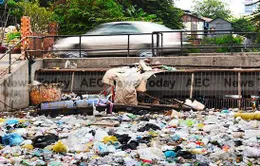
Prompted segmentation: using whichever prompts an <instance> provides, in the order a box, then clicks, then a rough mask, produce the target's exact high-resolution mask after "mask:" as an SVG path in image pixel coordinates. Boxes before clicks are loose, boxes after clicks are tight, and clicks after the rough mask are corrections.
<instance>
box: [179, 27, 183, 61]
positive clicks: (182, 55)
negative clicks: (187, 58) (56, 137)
mask: <svg viewBox="0 0 260 166" xmlns="http://www.w3.org/2000/svg"><path fill="white" fill-rule="evenodd" d="M182 35H183V34H182V31H181V34H180V38H181V56H183V36H182Z"/></svg>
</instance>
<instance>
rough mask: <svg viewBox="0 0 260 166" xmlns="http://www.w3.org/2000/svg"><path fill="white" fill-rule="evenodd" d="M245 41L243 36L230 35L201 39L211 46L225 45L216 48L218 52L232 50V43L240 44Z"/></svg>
mask: <svg viewBox="0 0 260 166" xmlns="http://www.w3.org/2000/svg"><path fill="white" fill-rule="evenodd" d="M242 43H243V37H241V36H230V35H219V36H216V37H204V38H203V39H202V41H201V44H202V45H211V46H223V47H220V48H217V49H216V52H218V53H221V52H230V51H231V50H230V47H231V44H232V45H239V44H242ZM233 51H240V48H234V49H233Z"/></svg>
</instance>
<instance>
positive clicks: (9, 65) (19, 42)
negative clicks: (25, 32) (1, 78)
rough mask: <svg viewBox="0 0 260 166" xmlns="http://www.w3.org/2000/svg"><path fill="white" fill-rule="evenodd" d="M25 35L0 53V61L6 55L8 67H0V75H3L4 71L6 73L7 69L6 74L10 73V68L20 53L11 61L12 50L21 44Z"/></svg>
mask: <svg viewBox="0 0 260 166" xmlns="http://www.w3.org/2000/svg"><path fill="white" fill-rule="evenodd" d="M26 38H27V37H24V38H22V39H20V40H19V41H18V42H17V43H16V44H14V45H12V46H10V47H9V48H8V50H7V51H6V52H5V53H4V54H3V55H1V57H0V61H1V60H3V59H4V58H5V57H6V56H8V67H7V68H4V69H1V70H0V75H3V74H4V73H6V72H7V71H8V74H10V73H11V70H12V65H13V64H15V63H16V62H17V61H18V60H19V59H20V57H21V56H22V55H20V56H19V57H18V58H16V59H15V60H14V61H13V62H12V51H13V50H14V49H15V48H16V47H17V46H18V45H19V44H21V43H22V42H23V41H24V40H25V39H26Z"/></svg>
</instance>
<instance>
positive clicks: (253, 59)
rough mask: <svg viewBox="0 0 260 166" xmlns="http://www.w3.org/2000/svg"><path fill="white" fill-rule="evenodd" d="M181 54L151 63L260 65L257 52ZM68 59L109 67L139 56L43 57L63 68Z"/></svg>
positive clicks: (50, 65) (88, 65)
mask: <svg viewBox="0 0 260 166" xmlns="http://www.w3.org/2000/svg"><path fill="white" fill-rule="evenodd" d="M198 55H199V54H195V55H193V56H182V57H179V56H178V57H160V58H159V57H154V58H151V59H152V63H156V62H157V61H158V62H160V63H161V64H165V65H171V66H185V65H192V66H195V67H196V66H198V67H201V66H202V67H203V66H205V67H208V66H212V67H214V66H220V67H221V66H223V67H260V56H259V53H255V54H245V55H240V54H236V55H234V56H230V55H226V54H219V55H217V54H206V55H205V56H198ZM67 60H69V61H71V62H75V63H77V67H78V68H110V67H112V66H118V65H130V64H133V63H136V62H139V60H140V58H126V57H124V58H102V59H97V58H81V59H44V60H43V67H44V68H49V69H51V68H54V67H60V68H61V69H62V68H64V65H65V62H66V61H67Z"/></svg>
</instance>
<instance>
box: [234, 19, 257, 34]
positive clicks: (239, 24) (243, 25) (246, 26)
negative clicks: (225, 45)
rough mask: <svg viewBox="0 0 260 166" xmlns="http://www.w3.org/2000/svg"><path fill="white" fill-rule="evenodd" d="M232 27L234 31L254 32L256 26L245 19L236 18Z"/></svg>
mask: <svg viewBox="0 0 260 166" xmlns="http://www.w3.org/2000/svg"><path fill="white" fill-rule="evenodd" d="M231 22H232V27H233V28H234V31H237V32H254V31H255V26H254V25H253V24H252V22H251V21H250V20H249V19H247V18H245V17H242V18H234V19H232V20H231Z"/></svg>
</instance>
